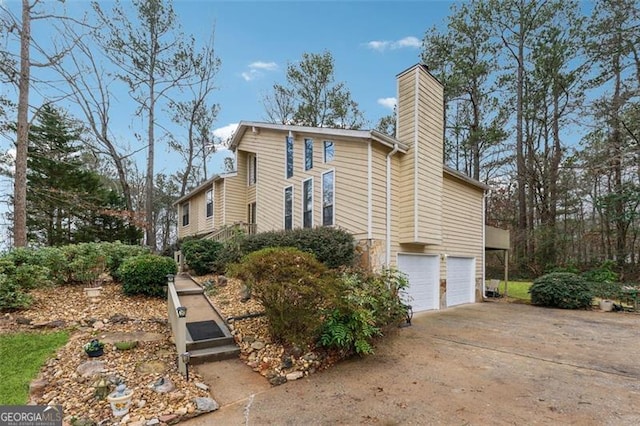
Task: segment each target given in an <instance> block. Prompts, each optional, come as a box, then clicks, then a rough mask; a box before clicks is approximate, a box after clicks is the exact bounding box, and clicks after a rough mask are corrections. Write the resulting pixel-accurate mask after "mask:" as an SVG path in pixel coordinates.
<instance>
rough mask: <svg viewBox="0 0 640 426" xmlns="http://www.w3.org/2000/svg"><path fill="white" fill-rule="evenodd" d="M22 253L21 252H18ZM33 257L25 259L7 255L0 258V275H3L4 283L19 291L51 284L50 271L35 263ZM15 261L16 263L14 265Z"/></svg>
mask: <svg viewBox="0 0 640 426" xmlns="http://www.w3.org/2000/svg"><path fill="white" fill-rule="evenodd" d="M20 251H21V252H22V253H24V251H23V250H20ZM34 259H36V258H35V257H34V256H30V257H29V259H26V258H24V257H22V256H20V255H19V256H18V257H13V256H11V255H7V256H5V257H3V258H0V274H3V276H4V279H5V280H6V282H8V283H11V284H12V286H14V287H16V288H19V289H21V290H31V289H34V288H40V287H47V286H49V285H50V284H51V279H50V277H51V271H50V270H49V268H47V267H46V266H42V265H40V264H39V263H32V262H35V260H34ZM16 260H17V262H18V263H15V261H16Z"/></svg>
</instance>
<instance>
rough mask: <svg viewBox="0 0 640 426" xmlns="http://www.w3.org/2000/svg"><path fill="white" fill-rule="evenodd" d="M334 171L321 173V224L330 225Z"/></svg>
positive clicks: (331, 220) (333, 194)
mask: <svg viewBox="0 0 640 426" xmlns="http://www.w3.org/2000/svg"><path fill="white" fill-rule="evenodd" d="M334 189H335V179H334V171H333V170H331V171H330V172H325V173H323V174H322V226H332V225H333V224H334V223H333V211H334V201H335V191H334Z"/></svg>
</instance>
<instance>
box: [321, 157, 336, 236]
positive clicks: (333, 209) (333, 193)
mask: <svg viewBox="0 0 640 426" xmlns="http://www.w3.org/2000/svg"><path fill="white" fill-rule="evenodd" d="M329 173H332V174H333V179H332V181H331V186H332V188H331V223H330V224H325V223H324V209H325V205H324V189H325V188H324V176H325V175H328V174H329ZM321 177H322V206H321V207H322V208H321V211H322V226H334V225H335V224H336V171H335V169H330V170H327V171H325V172H323V173H322V176H321Z"/></svg>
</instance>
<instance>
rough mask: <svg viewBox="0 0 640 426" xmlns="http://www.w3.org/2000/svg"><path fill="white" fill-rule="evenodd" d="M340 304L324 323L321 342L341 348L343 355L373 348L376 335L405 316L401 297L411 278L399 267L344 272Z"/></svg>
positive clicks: (364, 353)
mask: <svg viewBox="0 0 640 426" xmlns="http://www.w3.org/2000/svg"><path fill="white" fill-rule="evenodd" d="M340 284H341V285H340V292H339V294H340V296H339V298H338V301H337V304H338V306H337V307H336V308H334V309H333V310H331V312H330V313H329V315H328V316H327V319H326V321H325V322H324V324H323V328H322V335H321V337H320V344H321V345H323V346H327V347H336V348H338V349H340V350H341V351H342V353H343V355H347V354H349V353H352V352H355V353H357V354H360V355H366V354H370V353H372V352H373V339H374V338H375V336H378V335H380V334H382V329H383V328H384V327H386V326H389V325H399V324H400V323H401V322H402V321H403V320H404V319H405V318H406V313H407V310H406V306H405V305H404V303H403V301H402V300H401V297H400V294H401V292H402V290H404V289H405V288H407V286H408V281H407V278H406V277H405V276H404V274H402V273H400V272H399V271H396V270H385V271H383V272H382V274H365V273H355V272H351V273H344V274H343V275H342V279H341V283H340Z"/></svg>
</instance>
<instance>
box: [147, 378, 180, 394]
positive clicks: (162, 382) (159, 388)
mask: <svg viewBox="0 0 640 426" xmlns="http://www.w3.org/2000/svg"><path fill="white" fill-rule="evenodd" d="M175 388H176V387H175V385H174V384H173V382H172V381H171V379H169V378H168V377H162V378H160V379H159V380H158V381H156V382H155V383H154V384H153V386H152V389H153V390H154V391H156V392H158V393H169V392H171V391H173V390H174V389H175Z"/></svg>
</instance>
